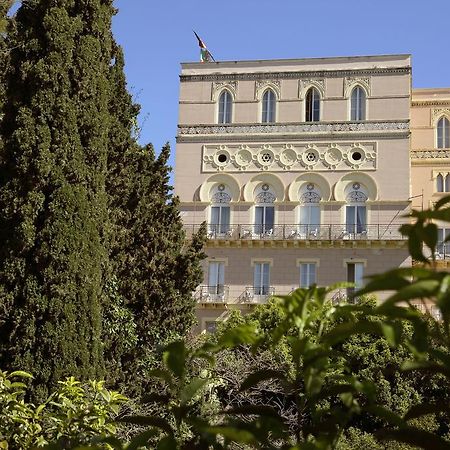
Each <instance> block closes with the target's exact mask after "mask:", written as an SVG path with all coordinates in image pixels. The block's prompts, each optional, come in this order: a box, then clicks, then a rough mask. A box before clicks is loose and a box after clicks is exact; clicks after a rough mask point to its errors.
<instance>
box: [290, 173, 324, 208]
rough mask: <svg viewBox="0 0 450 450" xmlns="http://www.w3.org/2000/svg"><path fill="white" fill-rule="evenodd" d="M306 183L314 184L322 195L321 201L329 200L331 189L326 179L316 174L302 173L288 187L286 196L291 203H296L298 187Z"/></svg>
mask: <svg viewBox="0 0 450 450" xmlns="http://www.w3.org/2000/svg"><path fill="white" fill-rule="evenodd" d="M306 183H314V184H316V185H317V186H318V187H319V190H320V193H321V194H322V200H323V201H328V200H330V195H331V188H330V185H329V183H328V181H327V180H326V178H325V177H323V176H322V175H319V174H318V173H303V174H301V175H300V176H298V177H297V178H296V179H295V180H294V181H293V182H292V183H291V184H290V185H289V190H288V196H289V200H290V201H291V202H298V192H299V190H300V187H301V186H302V185H303V184H306Z"/></svg>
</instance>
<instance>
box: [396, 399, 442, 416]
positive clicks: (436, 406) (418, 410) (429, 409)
mask: <svg viewBox="0 0 450 450" xmlns="http://www.w3.org/2000/svg"><path fill="white" fill-rule="evenodd" d="M440 412H445V413H447V414H450V404H449V402H448V401H442V402H434V403H428V402H427V403H421V404H419V405H414V406H412V407H411V408H410V409H409V411H408V412H407V413H406V414H405V417H404V419H405V420H410V419H415V418H417V417H421V416H425V415H427V414H433V413H440Z"/></svg>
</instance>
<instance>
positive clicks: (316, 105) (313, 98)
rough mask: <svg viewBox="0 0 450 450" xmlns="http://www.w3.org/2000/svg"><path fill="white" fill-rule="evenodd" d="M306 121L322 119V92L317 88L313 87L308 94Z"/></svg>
mask: <svg viewBox="0 0 450 450" xmlns="http://www.w3.org/2000/svg"><path fill="white" fill-rule="evenodd" d="M305 120H306V122H318V121H319V120H320V94H319V91H318V90H317V89H316V88H311V89H310V90H309V91H308V93H307V94H306V110H305Z"/></svg>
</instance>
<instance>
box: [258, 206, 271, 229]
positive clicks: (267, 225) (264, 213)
mask: <svg viewBox="0 0 450 450" xmlns="http://www.w3.org/2000/svg"><path fill="white" fill-rule="evenodd" d="M274 223H275V207H273V206H256V207H255V233H257V234H264V233H269V232H270V231H271V230H272V232H273V227H274Z"/></svg>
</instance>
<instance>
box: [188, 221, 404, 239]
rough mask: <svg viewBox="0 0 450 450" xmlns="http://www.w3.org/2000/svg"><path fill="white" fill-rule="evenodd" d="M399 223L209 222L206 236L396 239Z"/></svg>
mask: <svg viewBox="0 0 450 450" xmlns="http://www.w3.org/2000/svg"><path fill="white" fill-rule="evenodd" d="M184 228H185V231H186V235H187V237H188V238H189V237H191V236H192V235H193V234H194V233H195V232H197V231H198V229H199V228H200V224H193V225H192V224H191V225H184ZM398 228H399V224H395V225H393V224H371V225H365V226H360V225H354V226H348V225H346V224H328V225H299V224H292V225H289V224H285V225H274V226H272V227H268V226H262V225H254V224H239V225H208V227H207V229H208V232H207V237H208V239H210V240H229V241H230V240H231V241H236V240H291V241H296V240H313V241H355V240H369V241H384V240H389V241H399V240H406V237H405V236H403V235H402V234H401V233H400V231H399V230H398Z"/></svg>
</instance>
